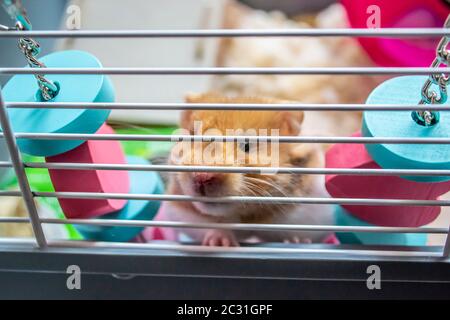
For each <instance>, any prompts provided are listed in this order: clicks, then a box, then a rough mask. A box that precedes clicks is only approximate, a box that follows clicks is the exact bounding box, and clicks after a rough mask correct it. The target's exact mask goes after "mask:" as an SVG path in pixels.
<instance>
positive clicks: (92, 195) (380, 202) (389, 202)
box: [33, 192, 450, 206]
mask: <svg viewBox="0 0 450 320" xmlns="http://www.w3.org/2000/svg"><path fill="white" fill-rule="evenodd" d="M33 194H34V195H35V196H37V197H48V198H63V199H125V200H149V201H190V202H192V201H195V202H208V203H236V202H239V203H272V204H273V203H279V204H292V203H302V204H343V205H376V206H450V200H410V199H365V198H314V197H247V196H227V197H193V196H186V195H172V194H164V195H158V194H129V193H101V192H33Z"/></svg>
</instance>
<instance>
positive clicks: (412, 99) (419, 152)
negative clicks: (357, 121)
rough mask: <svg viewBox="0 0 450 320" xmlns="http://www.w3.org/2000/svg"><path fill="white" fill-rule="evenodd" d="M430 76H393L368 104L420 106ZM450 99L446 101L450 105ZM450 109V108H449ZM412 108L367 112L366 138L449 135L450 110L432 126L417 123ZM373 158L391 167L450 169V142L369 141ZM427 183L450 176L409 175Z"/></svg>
mask: <svg viewBox="0 0 450 320" xmlns="http://www.w3.org/2000/svg"><path fill="white" fill-rule="evenodd" d="M426 80H427V77H426V76H407V77H398V78H394V79H390V80H388V81H386V82H384V83H382V84H381V85H380V86H378V87H377V88H376V89H375V90H374V91H373V92H372V93H371V94H370V96H369V98H368V99H367V104H402V105H417V104H418V102H419V101H420V97H421V90H422V86H423V84H424V82H425V81H426ZM449 103H450V102H448V101H447V102H446V105H449ZM449 110H450V109H449ZM411 112H412V111H365V112H364V116H363V125H362V134H363V136H365V137H376V138H384V137H395V138H449V137H450V111H441V112H440V120H439V122H438V123H437V124H435V125H433V126H431V127H425V126H422V125H420V124H418V123H416V122H415V121H414V120H413V119H412V117H411ZM366 149H367V151H368V152H369V154H370V155H371V157H372V158H373V159H374V160H375V161H376V162H377V163H378V164H379V165H380V166H381V167H382V168H387V169H449V168H450V145H449V144H366ZM405 178H406V179H410V180H414V181H423V182H436V181H448V180H450V177H448V176H425V177H418V176H416V177H405Z"/></svg>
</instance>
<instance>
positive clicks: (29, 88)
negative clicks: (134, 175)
mask: <svg viewBox="0 0 450 320" xmlns="http://www.w3.org/2000/svg"><path fill="white" fill-rule="evenodd" d="M2 4H3V7H4V8H5V9H6V11H7V12H8V13H9V14H10V16H11V18H12V19H14V21H16V28H15V30H21V31H28V30H31V23H30V22H29V20H28V18H27V16H26V12H25V10H24V8H23V6H22V4H21V2H20V1H17V0H14V1H13V0H3V1H2ZM13 30H14V29H13ZM19 48H20V49H21V51H22V52H23V54H24V55H25V58H26V59H27V62H28V68H44V67H51V68H101V67H102V65H101V63H100V62H99V61H98V60H97V58H95V57H94V56H93V55H91V54H89V53H87V52H83V51H62V52H57V53H53V54H50V55H47V56H45V57H43V58H42V59H40V60H38V59H37V55H38V54H39V52H40V46H39V43H37V42H36V41H35V40H33V39H30V38H20V39H19ZM2 93H3V95H4V99H5V101H6V102H47V103H48V108H44V109H38V108H10V109H8V115H9V118H10V121H11V125H12V128H13V130H14V132H20V133H78V134H90V133H94V132H96V131H97V130H98V129H99V128H100V127H101V126H102V125H103V123H104V122H105V121H106V119H107V117H108V116H109V114H110V112H111V110H95V109H60V108H53V107H52V103H58V102H76V103H79V104H81V105H82V104H83V103H92V102H113V101H114V89H113V86H112V83H111V80H110V79H109V78H108V77H106V76H104V75H49V76H44V75H31V74H29V75H28V74H27V75H16V76H14V77H12V78H11V79H10V80H9V81H8V83H7V84H6V85H5V87H4V88H3V90H2ZM82 143H83V141H76V140H75V141H74V140H38V139H18V145H19V148H20V150H21V151H22V152H24V153H27V154H30V155H34V156H53V155H57V154H60V153H64V152H66V151H69V150H71V149H74V148H76V147H77V146H79V145H80V144H82Z"/></svg>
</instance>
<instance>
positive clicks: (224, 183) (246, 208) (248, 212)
mask: <svg viewBox="0 0 450 320" xmlns="http://www.w3.org/2000/svg"><path fill="white" fill-rule="evenodd" d="M186 100H187V101H188V102H190V103H280V101H277V100H270V99H262V98H251V97H237V98H227V97H223V96H220V95H217V94H202V95H189V96H188V97H187V99H186ZM195 121H201V123H202V132H197V131H198V128H197V131H195V128H194V122H195ZM302 121H303V112H300V111H231V110H230V111H228V110H226V111H219V110H218V111H216V110H213V111H209V110H206V111H201V110H195V111H184V112H183V114H182V117H181V126H182V127H183V128H184V129H187V130H189V132H190V134H194V135H198V134H207V135H209V133H205V131H206V132H208V130H211V129H215V130H219V132H222V134H225V132H226V130H227V129H243V130H249V129H256V130H260V129H267V130H271V129H275V130H279V134H280V135H282V136H297V135H299V134H300V131H301V123H302ZM213 132H215V131H213ZM269 132H270V131H269ZM211 135H215V134H211ZM182 144H183V142H179V143H178V146H181V145H182ZM210 144H211V143H210V142H203V143H199V144H196V145H195V144H194V145H193V144H190V145H189V146H190V148H191V149H190V150H191V151H192V153H191V154H189V155H188V156H184V155H183V156H181V157H175V156H174V155H173V154H172V156H171V159H170V162H171V163H177V164H181V165H210V164H209V163H205V160H204V159H200V160H197V161H196V160H195V159H194V156H193V154H194V153H195V152H200V153H201V152H204V151H205V149H206V148H208V146H209V145H210ZM222 148H223V152H224V154H228V153H229V152H231V153H233V154H235V152H237V151H236V150H237V149H238V148H239V145H237V144H236V145H234V148H233V149H232V150H231V151H230V150H229V149H226V148H225V147H224V146H220V147H219V149H218V150H220V151H222ZM258 148H259V145H258V146H257V147H255V149H252V150H253V151H255V152H257V151H259V149H258ZM268 149H269V152H267V153H265V154H264V155H258V158H257V160H258V162H256V163H255V162H253V163H250V157H251V154H252V152H253V151H250V152H248V154H246V158H245V161H243V162H238V161H236V160H235V159H234V158H233V157H231V159H232V161H228V158H226V157H224V159H223V161H219V162H217V161H216V162H215V163H214V164H213V165H214V166H246V167H252V166H253V167H255V166H256V167H268V166H271V165H273V164H269V161H267V160H270V159H273V158H274V156H275V154H273V153H272V152H271V151H270V148H268ZM174 150H177V147H175V148H174ZM220 151H218V152H220ZM277 151H279V152H278V155H277V158H278V161H277V167H278V166H279V167H322V166H323V157H322V152H321V149H320V148H318V147H317V146H316V145H313V144H295V143H280V144H279V146H278V150H277ZM264 156H265V157H264ZM225 158H226V159H225ZM219 160H220V159H219ZM195 175H196V173H191V172H179V173H173V174H171V177H170V184H169V192H170V193H173V194H186V195H191V196H202V195H203V196H209V197H217V196H219V197H220V196H261V197H269V196H278V197H283V196H297V197H301V196H310V195H312V194H313V192H314V190H315V189H316V187H317V185H318V183H317V176H314V175H299V174H254V173H253V174H250V173H220V174H214V177H215V179H217V180H218V181H219V182H220V183H219V185H218V186H217V187H216V188H214V189H211V190H206V191H205V194H198V192H196V191H195V190H194V187H193V185H194V182H193V181H194V176H195ZM172 205H173V206H174V207H175V208H177V209H178V210H187V211H189V212H190V214H191V216H193V217H194V216H195V215H197V217H196V218H195V219H197V218H199V217H203V218H206V219H208V221H210V222H226V221H236V222H243V223H273V222H274V221H282V220H283V217H287V218H288V219H290V218H289V217H288V216H289V215H292V214H295V213H292V211H293V210H294V209H295V208H296V207H298V205H296V204H282V205H281V204H277V203H267V204H261V203H255V204H250V203H232V204H231V203H223V204H207V203H186V202H177V203H173V204H172ZM186 217H187V215H186ZM188 220H189V219H188Z"/></svg>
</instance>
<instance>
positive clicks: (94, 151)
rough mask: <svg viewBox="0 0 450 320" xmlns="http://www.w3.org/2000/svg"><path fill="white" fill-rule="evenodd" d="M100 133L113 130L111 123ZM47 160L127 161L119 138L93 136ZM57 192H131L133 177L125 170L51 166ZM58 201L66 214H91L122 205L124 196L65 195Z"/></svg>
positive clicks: (111, 209)
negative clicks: (73, 196)
mask: <svg viewBox="0 0 450 320" xmlns="http://www.w3.org/2000/svg"><path fill="white" fill-rule="evenodd" d="M97 133H99V134H113V133H114V131H113V129H111V127H109V126H107V125H103V126H102V127H101V128H100V130H99V131H98V132H97ZM46 161H47V162H48V163H52V162H62V163H97V164H125V163H126V160H125V155H124V153H123V150H122V146H121V144H120V142H118V141H106V140H90V141H87V142H85V143H83V144H82V145H80V146H79V147H77V148H75V149H73V150H71V151H68V152H65V153H63V154H60V155H57V156H53V157H47V158H46ZM49 173H50V178H51V180H52V183H53V186H54V188H55V191H57V192H101V193H128V192H129V190H130V181H129V177H128V173H127V171H123V170H60V169H51V170H49ZM59 203H60V205H61V208H62V210H63V212H64V214H65V215H66V217H67V218H90V217H97V216H100V215H104V214H107V213H111V212H114V211H117V210H120V209H122V208H123V207H124V206H125V204H126V200H121V199H95V200H93V199H64V198H60V199H59Z"/></svg>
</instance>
